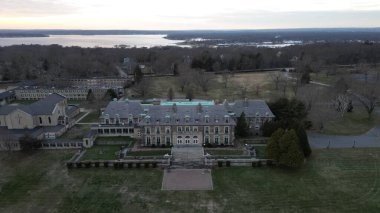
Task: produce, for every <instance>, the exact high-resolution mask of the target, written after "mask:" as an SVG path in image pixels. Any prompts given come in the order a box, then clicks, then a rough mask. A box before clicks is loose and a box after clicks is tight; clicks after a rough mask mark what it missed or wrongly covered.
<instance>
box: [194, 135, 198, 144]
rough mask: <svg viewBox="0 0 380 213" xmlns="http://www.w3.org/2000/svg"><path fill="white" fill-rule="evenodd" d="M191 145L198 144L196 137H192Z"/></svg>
mask: <svg viewBox="0 0 380 213" xmlns="http://www.w3.org/2000/svg"><path fill="white" fill-rule="evenodd" d="M193 143H195V144H198V137H197V136H194V137H193Z"/></svg>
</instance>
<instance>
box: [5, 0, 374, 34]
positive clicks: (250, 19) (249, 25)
mask: <svg viewBox="0 0 380 213" xmlns="http://www.w3.org/2000/svg"><path fill="white" fill-rule="evenodd" d="M313 27H380V0H287V1H284V0H187V1H181V0H137V1H130V0H0V28H1V29H136V30H141V29H152V30H153V29H157V30H160V29H162V30H175V29H178V30H182V29H269V28H313Z"/></svg>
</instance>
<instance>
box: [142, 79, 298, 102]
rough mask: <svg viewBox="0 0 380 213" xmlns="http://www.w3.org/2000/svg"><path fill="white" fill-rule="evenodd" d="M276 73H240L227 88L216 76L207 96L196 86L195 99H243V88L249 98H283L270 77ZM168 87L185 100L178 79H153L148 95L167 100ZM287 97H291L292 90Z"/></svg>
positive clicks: (176, 95) (177, 96)
mask: <svg viewBox="0 0 380 213" xmlns="http://www.w3.org/2000/svg"><path fill="white" fill-rule="evenodd" d="M272 73H274V72H256V73H238V74H234V75H232V76H230V78H229V81H228V84H227V88H225V87H224V83H223V77H222V75H215V77H214V80H213V81H212V82H211V83H210V86H209V87H210V90H209V91H208V92H207V94H205V93H204V92H202V91H201V90H200V89H199V88H198V87H197V86H196V85H192V87H193V88H194V98H196V99H213V100H217V101H223V100H225V99H228V100H236V99H242V94H241V91H242V88H246V89H247V93H246V96H247V97H248V98H256V99H257V98H258V99H264V100H274V99H276V98H278V97H282V96H283V92H282V91H279V90H275V89H274V88H275V86H274V83H273V81H272V80H271V77H270V75H271V74H272ZM168 85H170V87H172V88H173V90H174V91H175V97H176V98H184V97H185V94H184V93H182V92H181V89H180V86H179V84H178V77H176V76H168V77H159V78H152V89H151V90H150V91H151V92H150V93H149V94H148V96H149V98H166V97H167V93H168V89H169V88H168ZM286 96H289V97H291V96H292V92H291V91H290V89H288V91H287V92H286Z"/></svg>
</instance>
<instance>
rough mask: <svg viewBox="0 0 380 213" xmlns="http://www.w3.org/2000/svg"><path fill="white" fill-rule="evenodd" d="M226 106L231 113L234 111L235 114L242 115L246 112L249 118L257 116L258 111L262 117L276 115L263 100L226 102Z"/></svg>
mask: <svg viewBox="0 0 380 213" xmlns="http://www.w3.org/2000/svg"><path fill="white" fill-rule="evenodd" d="M226 108H227V109H228V111H229V112H230V113H234V114H235V116H240V114H241V113H242V112H244V113H245V116H246V117H248V118H249V117H251V118H252V117H256V114H257V113H258V114H259V116H260V117H270V118H274V117H275V116H274V114H273V113H272V111H271V110H270V109H269V107H268V105H267V103H266V102H265V101H263V100H239V101H236V102H234V103H229V104H226Z"/></svg>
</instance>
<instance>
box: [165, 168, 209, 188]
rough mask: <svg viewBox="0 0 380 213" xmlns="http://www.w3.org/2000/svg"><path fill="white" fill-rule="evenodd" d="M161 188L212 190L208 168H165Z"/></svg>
mask: <svg viewBox="0 0 380 213" xmlns="http://www.w3.org/2000/svg"><path fill="white" fill-rule="evenodd" d="M162 190H172V191H188V190H213V183H212V177H211V170H210V169H174V170H165V171H164V177H163V179H162Z"/></svg>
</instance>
